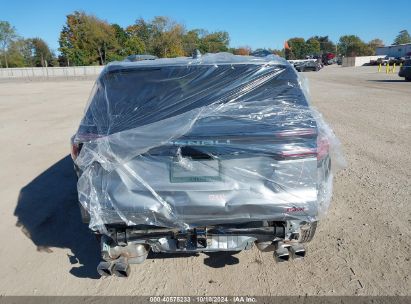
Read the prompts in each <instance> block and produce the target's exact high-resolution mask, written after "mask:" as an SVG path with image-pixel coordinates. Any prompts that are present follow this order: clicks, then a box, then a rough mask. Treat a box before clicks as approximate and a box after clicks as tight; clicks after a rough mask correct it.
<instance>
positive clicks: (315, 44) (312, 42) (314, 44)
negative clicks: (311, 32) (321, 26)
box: [305, 37, 321, 55]
mask: <svg viewBox="0 0 411 304" xmlns="http://www.w3.org/2000/svg"><path fill="white" fill-rule="evenodd" d="M305 52H306V55H318V54H320V53H321V44H320V41H318V40H317V39H316V38H313V37H311V38H309V39H308V40H307V41H306V46H305Z"/></svg>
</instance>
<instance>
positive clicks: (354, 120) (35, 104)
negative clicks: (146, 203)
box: [0, 66, 411, 295]
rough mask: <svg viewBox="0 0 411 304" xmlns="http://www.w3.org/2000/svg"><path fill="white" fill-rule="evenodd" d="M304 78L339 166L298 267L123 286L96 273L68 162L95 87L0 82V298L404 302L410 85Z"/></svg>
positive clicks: (199, 260)
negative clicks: (392, 298) (394, 298)
mask: <svg viewBox="0 0 411 304" xmlns="http://www.w3.org/2000/svg"><path fill="white" fill-rule="evenodd" d="M304 75H305V76H306V77H307V78H308V79H309V82H310V89H311V94H312V99H313V104H314V105H315V106H316V107H317V108H318V109H319V110H320V111H321V112H322V113H323V115H324V116H325V119H326V120H327V121H328V122H329V123H330V125H331V126H332V128H333V129H334V131H335V133H336V134H337V136H338V137H339V139H340V140H341V142H342V146H343V150H344V153H345V157H346V159H347V162H348V168H346V169H345V170H343V171H340V172H339V173H338V174H337V176H336V179H335V183H334V186H335V187H334V196H333V202H332V205H331V208H330V210H329V213H328V217H327V218H326V219H325V220H324V221H322V222H321V224H320V226H319V229H318V230H317V234H316V237H315V238H314V240H313V241H312V242H311V243H310V244H309V245H308V256H307V257H306V259H305V260H304V261H293V262H290V263H283V264H276V263H275V261H274V259H273V257H272V254H271V253H261V252H259V251H258V250H257V249H255V248H254V249H252V250H250V251H244V252H241V253H238V254H236V255H233V256H230V255H224V254H213V255H210V254H207V255H206V254H200V255H198V256H184V257H180V256H165V257H164V258H151V259H149V260H147V261H146V262H145V263H144V264H142V265H133V266H132V272H133V273H132V276H131V277H130V278H129V279H127V280H124V279H119V278H116V277H110V278H99V277H98V275H97V274H96V270H95V267H96V265H97V263H98V262H99V257H98V254H99V248H98V244H97V242H96V241H95V240H94V238H93V236H92V235H91V233H89V231H88V229H87V227H86V226H84V225H83V224H82V223H81V222H80V214H79V211H78V208H77V202H76V188H75V183H76V180H75V176H74V173H73V171H72V164H71V161H70V159H69V157H68V152H69V138H70V136H71V135H72V134H73V133H74V131H75V129H76V126H77V125H78V122H79V119H80V118H81V115H82V111H83V108H84V105H85V103H86V100H87V97H88V95H89V93H90V91H91V88H92V85H93V82H92V81H90V80H85V81H52V82H39V81H37V82H23V81H20V82H4V83H0V143H1V154H0V155H1V157H0V168H1V170H0V179H1V181H2V187H0V196H1V198H2V208H1V211H0V223H1V229H0V239H1V240H2V246H0V256H1V260H0V269H1V273H2V275H1V276H0V295H306V294H308V295H411V291H410V290H411V289H410V286H411V278H410V274H411V264H410V252H411V250H410V243H411V241H410V240H411V200H410V197H411V195H410V191H411V182H410V181H411V177H410V171H411V170H410V169H411V153H410V148H411V136H410V134H411V132H410V131H411V120H410V117H411V83H406V82H404V81H403V80H402V79H401V78H399V77H398V76H397V75H395V74H389V75H386V74H385V73H377V68H376V67H361V68H340V67H337V66H332V67H326V68H324V69H323V70H321V71H320V72H317V73H316V72H307V73H304ZM16 223H17V224H16Z"/></svg>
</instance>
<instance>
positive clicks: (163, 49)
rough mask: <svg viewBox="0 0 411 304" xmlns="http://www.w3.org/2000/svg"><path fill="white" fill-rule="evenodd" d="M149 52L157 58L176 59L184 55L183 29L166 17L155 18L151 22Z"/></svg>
mask: <svg viewBox="0 0 411 304" xmlns="http://www.w3.org/2000/svg"><path fill="white" fill-rule="evenodd" d="M150 28H151V35H150V36H151V41H150V43H149V45H150V46H151V51H152V54H153V55H156V56H158V57H178V56H183V55H184V49H183V35H184V32H185V30H184V27H183V26H182V25H181V24H178V23H176V22H174V21H173V20H172V19H170V18H168V17H163V16H159V17H155V18H154V19H153V20H152V21H151V25H150Z"/></svg>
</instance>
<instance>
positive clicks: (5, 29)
mask: <svg viewBox="0 0 411 304" xmlns="http://www.w3.org/2000/svg"><path fill="white" fill-rule="evenodd" d="M16 38H17V34H16V29H15V28H14V26H11V25H10V23H9V22H8V21H0V48H1V50H2V53H3V56H4V62H5V66H6V68H8V67H9V65H8V61H7V49H8V47H9V46H10V44H11V43H12V42H13V41H14V40H15V39H16Z"/></svg>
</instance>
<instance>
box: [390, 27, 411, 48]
mask: <svg viewBox="0 0 411 304" xmlns="http://www.w3.org/2000/svg"><path fill="white" fill-rule="evenodd" d="M405 43H411V36H410V34H409V33H408V31H407V30H402V31H400V33H399V34H398V35H397V37H395V40H394V43H393V44H395V45H398V44H405Z"/></svg>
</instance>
